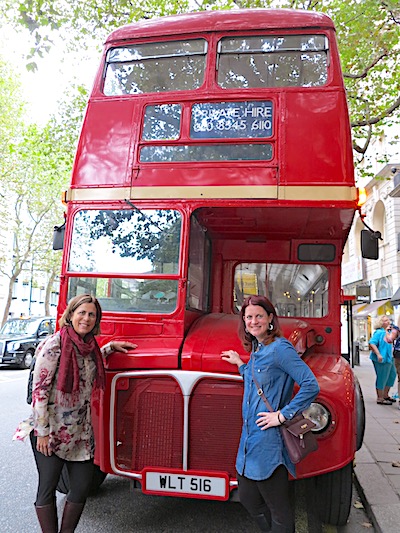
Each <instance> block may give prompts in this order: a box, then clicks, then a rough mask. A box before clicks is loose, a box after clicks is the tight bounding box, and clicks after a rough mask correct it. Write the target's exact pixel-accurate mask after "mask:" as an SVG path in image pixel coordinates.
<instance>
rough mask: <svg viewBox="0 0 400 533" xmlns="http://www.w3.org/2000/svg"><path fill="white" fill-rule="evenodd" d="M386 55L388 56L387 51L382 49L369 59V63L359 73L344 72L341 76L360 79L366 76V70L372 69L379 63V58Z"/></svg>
mask: <svg viewBox="0 0 400 533" xmlns="http://www.w3.org/2000/svg"><path fill="white" fill-rule="evenodd" d="M388 56H389V52H388V51H387V50H384V51H383V52H382V53H381V55H380V56H378V57H377V58H375V59H374V60H373V61H371V63H370V64H369V65H367V66H366V67H365V69H364V70H363V71H362V72H361V73H359V74H350V73H346V72H344V73H343V77H344V78H348V79H351V80H362V79H363V78H366V77H367V76H368V72H369V71H370V70H371V69H373V68H374V67H375V66H376V65H377V64H378V63H379V61H381V59H383V58H384V57H388Z"/></svg>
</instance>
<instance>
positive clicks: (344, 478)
mask: <svg viewBox="0 0 400 533" xmlns="http://www.w3.org/2000/svg"><path fill="white" fill-rule="evenodd" d="M315 487H316V491H317V492H316V493H317V494H318V502H319V515H320V518H321V520H322V522H324V523H325V524H332V525H334V526H344V525H345V524H346V522H347V519H348V517H349V514H350V509H351V497H352V490H353V465H352V463H349V464H348V465H346V466H345V467H343V468H341V469H340V470H336V471H335V472H329V473H328V474H323V475H321V476H318V477H316V478H315Z"/></svg>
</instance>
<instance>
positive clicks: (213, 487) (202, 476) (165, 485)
mask: <svg viewBox="0 0 400 533" xmlns="http://www.w3.org/2000/svg"><path fill="white" fill-rule="evenodd" d="M142 490H143V492H144V493H145V494H159V495H166V496H185V497H186V498H205V499H210V500H227V499H228V497H229V478H228V475H227V474H226V473H225V472H221V473H213V474H212V475H209V474H208V473H206V472H197V471H196V472H192V471H191V472H184V473H183V472H181V471H171V470H165V471H163V470H152V469H145V470H144V471H143V477H142Z"/></svg>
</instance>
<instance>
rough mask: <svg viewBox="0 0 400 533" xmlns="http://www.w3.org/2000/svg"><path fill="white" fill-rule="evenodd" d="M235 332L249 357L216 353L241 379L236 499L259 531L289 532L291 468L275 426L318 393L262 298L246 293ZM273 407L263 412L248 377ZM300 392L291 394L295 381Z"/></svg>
mask: <svg viewBox="0 0 400 533" xmlns="http://www.w3.org/2000/svg"><path fill="white" fill-rule="evenodd" d="M241 318H242V320H241V321H240V322H241V324H240V326H239V335H240V337H241V339H242V342H243V345H244V346H245V348H246V349H248V350H249V351H250V349H251V356H250V360H249V362H248V363H247V364H245V363H244V362H243V361H242V360H241V358H240V356H239V354H238V353H237V352H236V351H234V350H227V351H224V352H222V354H221V357H222V358H223V359H225V360H226V361H228V362H229V363H231V364H236V365H237V366H238V369H239V372H240V374H241V375H242V376H243V379H244V394H243V404H242V415H243V426H242V434H241V438H240V443H239V450H238V454H237V459H236V470H237V473H238V482H239V498H240V501H241V503H242V504H243V506H244V507H245V508H246V509H247V511H248V512H249V513H250V515H251V516H252V517H253V518H254V519H255V521H256V522H257V524H258V526H259V528H260V529H261V531H272V532H273V533H278V532H279V533H292V532H294V528H295V521H294V510H293V508H292V506H291V503H290V499H289V478H288V471H289V472H290V474H291V475H292V476H293V477H295V474H296V473H295V467H294V465H293V463H292V462H291V460H290V458H289V455H288V453H287V451H286V448H285V446H284V443H283V440H282V437H281V433H280V430H279V426H280V425H282V424H283V422H285V420H290V419H292V418H293V417H294V416H296V414H298V413H300V412H302V411H304V410H305V409H307V408H308V407H309V406H310V404H311V402H312V401H313V400H314V398H315V397H316V396H317V394H318V393H319V386H318V383H317V380H316V379H315V376H314V374H313V373H312V372H311V370H310V368H309V367H308V366H307V365H306V364H305V363H304V361H303V360H302V359H301V358H300V356H299V355H298V354H297V352H296V350H295V349H294V347H293V345H292V344H291V343H290V342H289V341H288V340H287V339H285V338H284V337H283V336H282V332H281V329H280V326H279V321H278V317H277V315H276V311H275V308H274V306H273V305H272V304H271V302H270V301H269V300H268V299H267V298H265V297H264V296H250V297H248V298H246V299H245V301H244V303H243V306H242V309H241ZM253 372H254V375H255V376H256V381H257V382H258V384H259V385H260V387H261V388H262V389H263V392H264V394H265V396H266V397H267V399H268V401H269V403H270V404H271V406H272V407H273V408H274V411H273V412H267V411H266V406H265V404H264V402H263V400H262V398H261V397H260V396H259V395H258V393H257V387H256V385H255V383H254V381H253ZM295 382H296V383H297V384H298V385H299V390H298V392H297V393H296V395H295V396H293V387H294V383H295Z"/></svg>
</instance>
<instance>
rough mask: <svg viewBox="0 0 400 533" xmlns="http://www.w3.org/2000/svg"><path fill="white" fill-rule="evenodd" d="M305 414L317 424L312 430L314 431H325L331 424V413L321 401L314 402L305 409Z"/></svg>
mask: <svg viewBox="0 0 400 533" xmlns="http://www.w3.org/2000/svg"><path fill="white" fill-rule="evenodd" d="M303 415H304V416H305V418H308V419H309V420H311V421H312V422H314V424H315V425H316V427H315V428H314V429H313V430H312V431H314V433H319V432H320V431H323V430H324V429H326V428H327V426H328V424H329V420H330V413H329V411H328V409H327V408H326V407H324V406H323V405H321V404H320V403H317V402H313V403H312V404H311V405H310V407H309V408H308V409H306V410H305V411H303Z"/></svg>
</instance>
